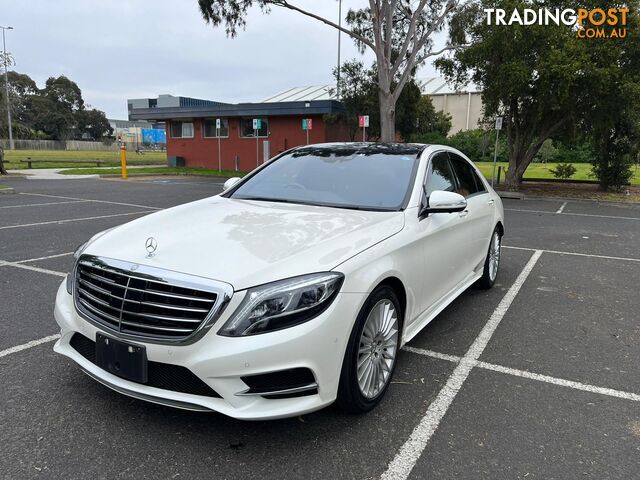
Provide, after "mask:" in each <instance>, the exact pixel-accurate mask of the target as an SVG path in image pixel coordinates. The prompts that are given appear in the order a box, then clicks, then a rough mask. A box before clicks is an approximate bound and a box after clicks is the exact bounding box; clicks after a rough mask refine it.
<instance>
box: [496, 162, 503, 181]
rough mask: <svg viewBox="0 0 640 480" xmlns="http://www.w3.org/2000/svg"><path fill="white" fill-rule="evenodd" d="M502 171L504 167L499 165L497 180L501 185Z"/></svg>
mask: <svg viewBox="0 0 640 480" xmlns="http://www.w3.org/2000/svg"><path fill="white" fill-rule="evenodd" d="M501 173H502V167H501V166H499V167H498V180H497V181H496V184H497V185H500V174H501Z"/></svg>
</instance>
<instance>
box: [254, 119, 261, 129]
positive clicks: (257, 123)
mask: <svg viewBox="0 0 640 480" xmlns="http://www.w3.org/2000/svg"><path fill="white" fill-rule="evenodd" d="M261 128H262V120H261V119H260V118H254V119H253V129H254V130H260V129H261Z"/></svg>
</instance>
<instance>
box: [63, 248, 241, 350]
mask: <svg viewBox="0 0 640 480" xmlns="http://www.w3.org/2000/svg"><path fill="white" fill-rule="evenodd" d="M80 264H86V265H92V264H97V265H100V266H107V267H109V268H112V269H114V270H115V271H116V272H118V273H120V274H121V275H125V276H127V277H130V278H131V277H133V278H139V279H142V280H151V281H155V282H160V283H164V284H170V285H175V286H178V287H184V288H191V289H194V290H202V291H206V292H211V293H215V294H216V295H217V297H216V301H215V303H214V304H213V306H212V307H211V310H210V312H209V314H208V315H207V316H206V317H205V319H204V320H203V321H202V323H201V324H200V325H199V326H198V328H196V329H195V330H194V331H193V332H192V333H191V334H190V335H188V336H185V337H180V338H176V339H173V338H167V337H157V336H153V335H144V334H131V333H126V332H121V331H119V330H118V329H114V328H113V327H112V326H110V325H108V324H106V323H104V322H103V321H101V320H99V319H98V318H97V317H96V316H95V315H93V314H92V313H91V312H89V311H88V310H87V309H86V308H84V307H83V306H82V305H81V304H80V303H79V301H78V299H79V297H78V282H77V281H76V280H77V271H78V265H80ZM72 292H73V304H74V306H75V310H76V312H77V313H78V315H80V317H82V318H83V319H84V320H86V321H88V322H89V323H91V324H92V325H94V326H95V327H97V328H99V329H100V330H102V331H105V332H108V333H110V334H112V335H114V336H116V337H118V338H122V339H125V340H131V341H134V342H136V341H137V342H143V343H154V344H158V345H191V344H193V343H195V342H196V341H198V340H199V339H200V338H202V337H203V336H204V335H205V334H206V333H207V332H208V331H209V330H210V329H211V327H213V325H214V324H215V323H216V321H217V320H218V319H219V318H220V316H221V315H222V313H223V312H224V311H225V309H226V307H227V306H228V305H229V302H230V300H231V297H232V296H233V293H234V291H233V287H232V286H231V285H230V284H228V283H225V282H221V281H218V280H212V279H209V278H204V277H198V276H195V275H188V274H185V273H180V272H175V271H172V270H165V269H162V268H157V267H151V266H148V265H140V264H138V263H133V262H126V261H123V260H116V259H113V258H107V257H99V256H95V255H81V256H80V258H79V259H78V261H77V262H76V263H75V265H74V266H73V289H72Z"/></svg>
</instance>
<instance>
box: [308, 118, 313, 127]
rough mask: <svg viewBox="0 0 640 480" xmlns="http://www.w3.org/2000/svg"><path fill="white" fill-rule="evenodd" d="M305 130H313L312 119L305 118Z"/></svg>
mask: <svg viewBox="0 0 640 480" xmlns="http://www.w3.org/2000/svg"><path fill="white" fill-rule="evenodd" d="M307 130H313V119H311V118H307Z"/></svg>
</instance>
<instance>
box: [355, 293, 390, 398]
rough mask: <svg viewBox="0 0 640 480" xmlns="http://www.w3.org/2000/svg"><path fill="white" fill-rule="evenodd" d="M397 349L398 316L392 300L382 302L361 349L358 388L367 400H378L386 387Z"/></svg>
mask: <svg viewBox="0 0 640 480" xmlns="http://www.w3.org/2000/svg"><path fill="white" fill-rule="evenodd" d="M397 349H398V313H397V311H396V308H395V306H394V305H393V303H392V302H391V301H390V300H387V299H382V300H380V301H379V302H378V303H376V304H375V305H374V306H373V308H372V309H371V311H370V312H369V315H368V316H367V320H366V322H365V325H364V328H363V329H362V335H361V336H360V344H359V347H358V359H357V374H358V386H359V388H360V393H362V395H363V396H364V397H365V398H367V399H373V398H375V397H377V396H378V395H379V394H380V392H381V391H382V390H384V388H385V387H386V385H387V383H388V382H389V380H390V378H391V372H392V371H393V365H394V362H395V361H396V353H397Z"/></svg>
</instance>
